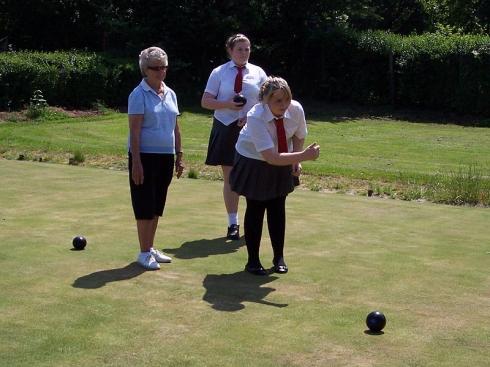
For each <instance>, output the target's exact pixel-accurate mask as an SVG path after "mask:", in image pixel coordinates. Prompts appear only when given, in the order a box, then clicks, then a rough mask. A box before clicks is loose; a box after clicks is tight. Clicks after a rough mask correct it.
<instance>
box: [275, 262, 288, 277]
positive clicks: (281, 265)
mask: <svg viewBox="0 0 490 367" xmlns="http://www.w3.org/2000/svg"><path fill="white" fill-rule="evenodd" d="M274 272H275V273H279V274H286V273H287V272H288V266H287V265H286V263H285V262H284V259H283V258H280V259H279V261H278V262H277V263H274Z"/></svg>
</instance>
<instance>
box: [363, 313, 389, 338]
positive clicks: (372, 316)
mask: <svg viewBox="0 0 490 367" xmlns="http://www.w3.org/2000/svg"><path fill="white" fill-rule="evenodd" d="M366 325H367V327H368V328H369V330H370V331H371V332H373V333H379V332H381V330H383V328H384V327H385V326H386V317H385V315H383V313H382V312H380V311H373V312H371V313H369V315H367V317H366Z"/></svg>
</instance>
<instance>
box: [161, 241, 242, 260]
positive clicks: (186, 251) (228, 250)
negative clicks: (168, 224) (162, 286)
mask: <svg viewBox="0 0 490 367" xmlns="http://www.w3.org/2000/svg"><path fill="white" fill-rule="evenodd" d="M243 244H244V242H243V241H242V240H239V241H230V240H227V239H226V237H220V238H214V239H212V240H207V239H202V240H195V241H189V242H184V243H183V244H182V245H181V246H180V247H177V248H165V249H163V251H164V252H167V253H169V254H173V255H174V256H175V257H176V258H178V259H195V258H198V257H208V256H211V255H222V254H232V253H234V252H237V251H238V249H239V248H240V247H241V246H243Z"/></svg>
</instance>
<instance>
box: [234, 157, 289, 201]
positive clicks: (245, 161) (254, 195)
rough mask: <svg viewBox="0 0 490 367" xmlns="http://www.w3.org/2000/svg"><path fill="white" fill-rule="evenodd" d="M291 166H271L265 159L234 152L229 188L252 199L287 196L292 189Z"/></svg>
mask: <svg viewBox="0 0 490 367" xmlns="http://www.w3.org/2000/svg"><path fill="white" fill-rule="evenodd" d="M291 172H292V167H291V166H290V165H288V166H273V165H272V164H269V163H267V162H265V161H261V160H258V159H251V158H247V157H244V156H243V155H241V154H239V153H236V156H235V163H234V164H233V169H232V170H231V173H230V185H231V189H232V190H233V191H235V192H236V193H237V194H239V195H243V196H245V197H246V198H247V199H252V200H262V201H264V200H271V199H275V198H278V197H282V196H287V195H288V194H289V193H290V192H292V191H293V190H294V186H295V182H296V180H295V178H296V177H295V176H293V175H292V174H291Z"/></svg>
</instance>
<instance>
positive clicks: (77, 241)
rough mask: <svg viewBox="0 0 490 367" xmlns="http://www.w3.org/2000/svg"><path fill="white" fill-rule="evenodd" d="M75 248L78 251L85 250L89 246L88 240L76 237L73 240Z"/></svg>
mask: <svg viewBox="0 0 490 367" xmlns="http://www.w3.org/2000/svg"><path fill="white" fill-rule="evenodd" d="M72 243H73V247H74V248H75V249H77V250H83V249H84V248H85V246H87V239H86V238H85V237H83V236H76V237H75V238H74V239H73V242H72Z"/></svg>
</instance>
